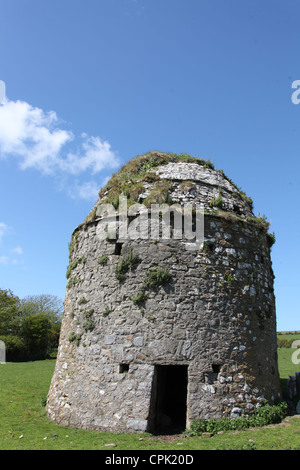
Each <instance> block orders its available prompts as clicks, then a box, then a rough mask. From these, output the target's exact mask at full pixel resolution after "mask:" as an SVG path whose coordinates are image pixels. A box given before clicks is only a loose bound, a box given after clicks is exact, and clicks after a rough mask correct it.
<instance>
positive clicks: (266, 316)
mask: <svg viewBox="0 0 300 470" xmlns="http://www.w3.org/2000/svg"><path fill="white" fill-rule="evenodd" d="M152 171H155V172H156V174H158V175H159V176H160V178H162V179H164V180H165V179H170V180H171V181H172V182H173V183H174V184H173V186H172V189H171V197H172V200H174V201H179V202H182V203H186V202H189V201H193V202H198V203H199V202H200V203H203V204H205V209H207V210H209V209H211V206H210V201H211V199H212V198H213V197H216V196H217V195H218V193H219V192H220V190H221V191H222V198H223V211H224V213H220V212H216V211H211V212H209V213H205V231H204V235H205V243H204V246H203V248H202V249H201V250H198V251H187V250H186V249H185V246H184V243H183V241H182V240H174V239H170V240H158V241H153V240H151V239H149V240H125V241H123V243H122V245H121V247H119V248H118V249H116V246H117V242H118V240H109V239H107V240H99V237H97V224H98V223H99V220H98V219H97V218H94V219H92V220H90V221H88V222H86V223H84V224H82V225H80V226H79V227H77V229H76V230H75V231H74V233H73V237H72V240H73V241H72V243H73V246H72V250H71V259H70V262H72V261H74V260H78V259H81V260H83V262H78V263H77V264H76V263H75V264H76V266H75V268H74V269H73V270H72V272H71V275H70V278H69V279H68V287H67V289H66V297H65V303H64V316H63V322H62V330H61V336H60V345H59V350H58V355H57V362H56V367H55V371H54V375H53V379H52V382H51V386H50V390H49V394H48V400H47V411H48V415H49V416H50V417H51V418H52V419H53V420H54V421H56V422H57V423H59V424H61V425H66V426H72V427H79V428H85V429H99V430H108V431H114V432H115V431H121V432H141V431H146V430H147V429H148V426H149V412H150V399H151V390H152V380H153V375H154V366H155V365H177V364H184V365H187V366H188V390H187V423H186V424H187V427H188V426H189V425H190V423H191V422H192V421H193V420H194V419H198V418H222V417H224V416H229V417H239V416H244V415H249V414H251V413H252V412H253V411H254V410H255V409H256V408H257V407H259V406H261V405H262V404H263V403H264V401H265V400H267V401H268V402H269V403H273V402H274V401H275V400H276V399H278V398H279V397H280V393H281V392H280V383H279V374H278V365H277V341H276V314H275V298H274V290H273V278H274V276H273V271H272V265H271V259H270V246H269V243H268V239H267V236H266V230H265V229H263V228H262V227H260V226H259V225H257V224H255V223H251V222H249V221H247V220H246V218H245V220H242V219H241V217H242V216H244V217H249V216H250V217H253V213H252V211H251V207H250V205H249V204H248V203H247V202H245V200H244V199H243V197H242V196H241V194H240V193H239V192H238V191H237V189H236V187H235V186H233V185H232V184H231V183H230V182H229V181H227V180H226V179H225V178H224V177H222V175H220V173H219V172H216V171H215V170H212V169H210V168H203V167H201V166H199V165H195V164H193V163H184V162H178V163H176V162H175V163H174V162H172V163H169V164H167V165H162V166H160V167H157V168H155V169H154V170H152ZM186 180H189V181H192V182H193V184H189V185H187V186H188V189H187V190H186V191H185V190H183V189H182V187H183V185H182V184H181V183H182V182H183V181H186ZM146 186H147V184H146V185H145V194H144V195H143V197H147V191H148V193H149V185H148V188H147V187H146ZM150 189H151V188H150ZM226 211H227V212H226ZM237 213H238V214H239V216H240V217H235V216H234V217H230V215H232V214H237ZM226 214H228V217H226ZM132 249H133V250H134V252H135V254H136V256H137V258H138V262H137V263H136V264H135V265H134V266H133V267H132V268H131V269H129V270H128V271H127V272H126V273H125V274H124V275H125V278H124V279H123V280H122V281H119V280H118V279H117V278H116V276H115V266H116V264H117V263H118V262H119V260H120V259H121V258H122V256H123V255H124V253H126V252H128V250H132ZM115 253H117V254H115ZM100 257H105V258H104V259H105V262H103V263H102V264H99V263H98V259H99V258H100ZM157 266H160V267H161V268H165V269H167V270H168V271H169V273H170V275H171V278H170V280H169V281H168V283H167V284H165V285H162V286H158V287H157V288H156V289H148V290H147V292H146V294H147V297H146V299H144V300H143V302H142V303H140V304H137V303H134V302H133V300H132V299H133V297H134V296H136V295H137V294H138V293H139V292H140V291H141V290H142V289H143V288H144V287H143V286H144V280H145V278H146V276H147V272H148V270H149V269H151V268H156V267H157ZM70 280H71V282H70ZM80 299H84V301H82V300H81V302H79V300H80ZM122 364H126V365H129V367H128V368H127V369H128V370H127V369H126V367H125V369H124V370H125V372H124V371H122V367H121V365H122Z"/></svg>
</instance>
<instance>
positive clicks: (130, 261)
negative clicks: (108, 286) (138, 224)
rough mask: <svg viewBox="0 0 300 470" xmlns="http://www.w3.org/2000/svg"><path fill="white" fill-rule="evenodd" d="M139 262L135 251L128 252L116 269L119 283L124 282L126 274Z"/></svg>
mask: <svg viewBox="0 0 300 470" xmlns="http://www.w3.org/2000/svg"><path fill="white" fill-rule="evenodd" d="M138 262H139V260H138V257H137V255H136V253H135V251H134V250H128V251H126V252H125V253H124V254H123V255H122V256H121V259H120V261H119V262H118V263H117V264H116V266H115V267H114V271H115V276H116V278H117V279H118V281H123V280H124V279H125V277H126V276H125V273H126V272H127V271H129V269H132V268H133V267H134V266H135V265H136V264H137V263H138Z"/></svg>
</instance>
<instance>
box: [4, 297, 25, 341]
mask: <svg viewBox="0 0 300 470" xmlns="http://www.w3.org/2000/svg"><path fill="white" fill-rule="evenodd" d="M20 317H21V312H20V299H19V297H17V296H16V295H14V294H13V293H12V291H11V290H6V289H0V335H10V334H11V335H16V336H17V335H18V333H19V331H20Z"/></svg>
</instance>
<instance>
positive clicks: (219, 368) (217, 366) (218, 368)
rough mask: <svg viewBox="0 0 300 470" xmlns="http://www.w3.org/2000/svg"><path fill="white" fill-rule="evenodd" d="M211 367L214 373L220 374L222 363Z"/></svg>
mask: <svg viewBox="0 0 300 470" xmlns="http://www.w3.org/2000/svg"><path fill="white" fill-rule="evenodd" d="M211 367H212V370H213V373H214V374H218V373H219V372H220V370H221V364H212V365H211Z"/></svg>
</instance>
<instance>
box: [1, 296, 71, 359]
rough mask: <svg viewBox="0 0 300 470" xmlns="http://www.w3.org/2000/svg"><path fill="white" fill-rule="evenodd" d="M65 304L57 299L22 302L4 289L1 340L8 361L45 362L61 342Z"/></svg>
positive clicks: (32, 299)
mask: <svg viewBox="0 0 300 470" xmlns="http://www.w3.org/2000/svg"><path fill="white" fill-rule="evenodd" d="M62 312H63V302H62V300H61V299H59V298H58V297H56V296H54V295H47V294H42V295H36V296H27V297H25V298H24V299H22V300H20V299H19V298H18V297H17V296H15V295H14V294H13V293H12V292H11V291H10V290H3V289H0V340H2V341H4V343H5V345H6V352H7V360H8V361H10V360H28V359H44V358H45V357H46V356H47V354H48V353H49V352H50V350H51V348H56V347H57V346H58V341H59V333H60V327H61V317H62Z"/></svg>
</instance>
